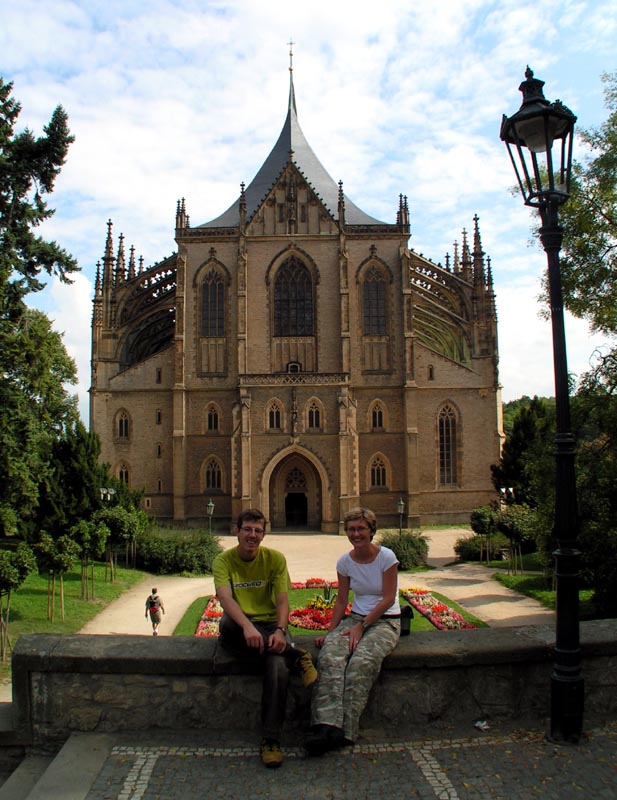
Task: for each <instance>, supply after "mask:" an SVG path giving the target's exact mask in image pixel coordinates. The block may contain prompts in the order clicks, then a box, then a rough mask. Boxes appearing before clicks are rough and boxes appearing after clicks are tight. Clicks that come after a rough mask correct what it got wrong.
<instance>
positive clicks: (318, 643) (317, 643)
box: [315, 636, 326, 647]
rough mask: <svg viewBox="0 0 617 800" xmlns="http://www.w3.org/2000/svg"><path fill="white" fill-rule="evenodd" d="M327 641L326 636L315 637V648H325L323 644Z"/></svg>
mask: <svg viewBox="0 0 617 800" xmlns="http://www.w3.org/2000/svg"><path fill="white" fill-rule="evenodd" d="M325 641H326V637H325V636H316V637H315V647H323V643H324V642H325Z"/></svg>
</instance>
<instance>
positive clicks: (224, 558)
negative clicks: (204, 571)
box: [212, 547, 290, 622]
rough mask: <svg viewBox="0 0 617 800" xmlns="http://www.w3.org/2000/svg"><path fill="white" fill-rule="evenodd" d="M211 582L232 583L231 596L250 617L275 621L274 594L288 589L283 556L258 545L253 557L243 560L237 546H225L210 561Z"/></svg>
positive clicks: (259, 620) (225, 584)
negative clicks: (255, 554) (250, 559)
mask: <svg viewBox="0 0 617 800" xmlns="http://www.w3.org/2000/svg"><path fill="white" fill-rule="evenodd" d="M212 574H213V576H214V586H215V588H216V589H217V590H218V588H219V586H231V590H232V592H233V596H234V600H235V601H236V602H237V603H238V605H239V606H240V608H241V609H242V611H244V613H245V614H246V616H247V617H248V618H249V619H254V620H255V621H256V622H276V595H277V594H281V593H282V592H288V591H289V589H290V584H289V573H288V572H287V562H286V560H285V556H284V555H283V554H282V553H279V552H278V550H269V549H268V548H267V547H260V548H259V550H258V552H257V556H256V558H254V559H253V560H252V561H243V560H242V559H241V558H240V556H239V555H238V550H237V548H236V547H232V548H230V549H229V550H225V551H224V552H222V553H219V555H218V556H217V557H216V558H215V559H214V562H213V563H212Z"/></svg>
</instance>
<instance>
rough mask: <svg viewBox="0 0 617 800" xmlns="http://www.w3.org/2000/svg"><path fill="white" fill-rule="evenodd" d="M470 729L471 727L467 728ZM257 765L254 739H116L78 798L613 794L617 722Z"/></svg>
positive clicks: (492, 798)
mask: <svg viewBox="0 0 617 800" xmlns="http://www.w3.org/2000/svg"><path fill="white" fill-rule="evenodd" d="M474 733H476V732H474ZM283 752H284V755H285V761H284V763H283V765H282V767H281V768H280V769H278V770H267V769H265V768H264V767H263V766H262V765H261V763H260V761H259V754H258V749H257V747H256V746H255V744H241V745H235V746H231V745H228V744H222V745H221V746H217V745H216V744H213V745H211V746H203V745H201V746H196V745H194V744H187V743H183V744H179V745H178V744H167V745H162V744H119V745H116V746H114V747H113V748H112V750H111V752H110V753H109V755H108V757H107V759H106V761H105V763H104V765H103V768H102V770H101V771H100V773H99V774H98V776H97V777H96V779H95V780H94V783H93V784H92V786H91V789H90V791H89V793H88V794H87V797H86V800H173V798H182V800H197V798H200V800H201V798H212V797H217V798H220V800H235V798H238V800H240V799H241V800H245V799H246V798H247V797H250V798H269V800H290V798H293V800H346V799H347V798H353V800H363V799H364V798H371V800H381V798H384V800H385V799H386V798H387V800H392V798H407V797H410V798H421V799H422V800H435V798H438V799H439V800H502V798H503V800H533V798H544V799H545V800H570V799H571V798H585V800H588V799H591V798H593V800H615V798H617V723H615V722H607V723H601V724H598V725H597V726H596V727H593V728H590V729H589V730H588V731H587V732H586V734H585V737H584V739H583V741H582V742H581V743H580V744H579V745H578V746H576V747H558V746H556V745H554V744H552V743H550V742H549V741H547V739H546V737H545V736H544V732H543V731H542V730H541V729H540V728H539V727H537V726H536V727H535V728H534V727H533V726H532V727H530V728H527V729H525V730H509V731H505V730H504V731H499V729H496V730H495V731H493V730H492V729H489V730H488V731H485V732H477V735H472V736H468V737H460V736H459V737H454V738H449V737H448V738H441V739H440V738H435V739H427V740H412V741H397V742H389V743H383V742H382V743H375V744H372V743H362V744H357V745H356V746H355V747H353V748H346V749H344V750H341V751H338V752H336V753H329V754H327V755H325V756H323V757H321V758H319V759H314V758H313V759H309V758H306V757H305V756H304V751H303V750H302V749H301V748H299V747H290V748H284V749H283Z"/></svg>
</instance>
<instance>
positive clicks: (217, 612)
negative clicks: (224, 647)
mask: <svg viewBox="0 0 617 800" xmlns="http://www.w3.org/2000/svg"><path fill="white" fill-rule="evenodd" d="M222 616H223V609H222V607H221V604H220V603H219V599H218V597H217V596H216V595H213V596H212V597H211V598H210V599H209V600H208V602H207V603H206V607H205V609H204V613H203V614H202V615H201V619H200V620H199V623H198V625H197V630H196V631H195V636H218V635H219V620H220V618H221V617H222Z"/></svg>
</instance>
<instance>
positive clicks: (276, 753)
mask: <svg viewBox="0 0 617 800" xmlns="http://www.w3.org/2000/svg"><path fill="white" fill-rule="evenodd" d="M260 753H261V762H262V764H263V765H264V766H265V767H270V768H272V769H273V768H276V767H280V766H281V764H282V763H283V754H282V753H281V745H280V744H279V743H278V742H277V740H276V739H262V740H261V748H260Z"/></svg>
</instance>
